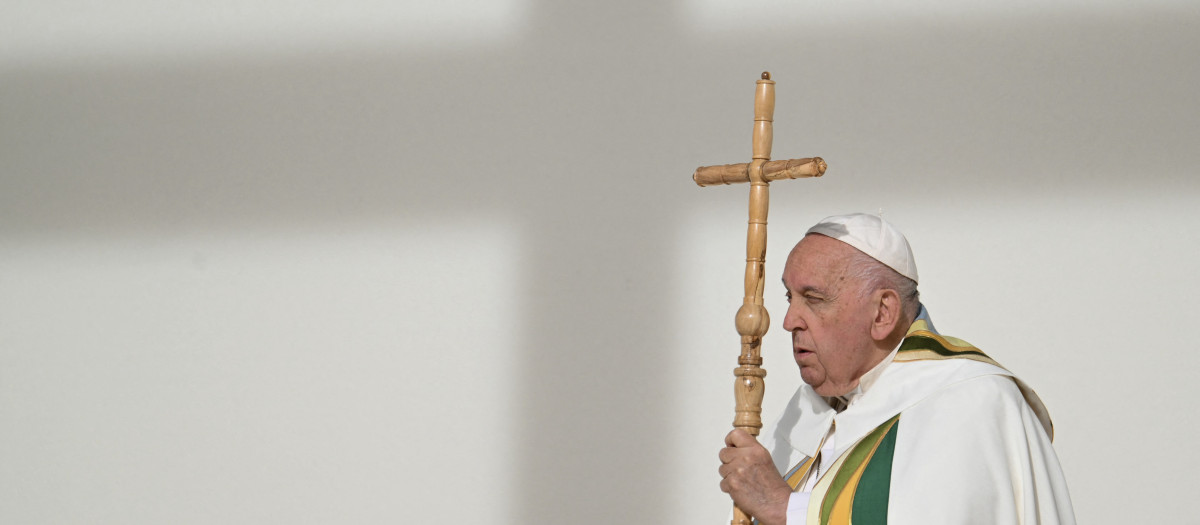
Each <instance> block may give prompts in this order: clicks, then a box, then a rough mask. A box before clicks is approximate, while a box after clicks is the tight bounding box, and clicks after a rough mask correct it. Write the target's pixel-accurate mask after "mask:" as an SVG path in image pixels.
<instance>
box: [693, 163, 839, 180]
mask: <svg viewBox="0 0 1200 525" xmlns="http://www.w3.org/2000/svg"><path fill="white" fill-rule="evenodd" d="M828 167H829V166H828V165H827V164H825V161H824V160H823V159H821V157H811V158H806V159H790V160H772V161H768V162H767V163H766V164H763V178H764V179H766V180H767V182H770V181H776V180H783V179H802V178H807V177H820V176H821V175H824V174H825V169H826V168H828ZM692 180H694V181H696V184H697V185H700V186H716V185H718V184H740V183H743V182H750V163H748V162H744V163H742V164H725V165H723V166H703V167H700V168H696V172H695V173H693V174H692Z"/></svg>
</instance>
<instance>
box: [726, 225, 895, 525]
mask: <svg viewBox="0 0 1200 525" xmlns="http://www.w3.org/2000/svg"><path fill="white" fill-rule="evenodd" d="M854 251H855V249H854V248H853V247H851V246H850V245H848V244H845V243H843V242H841V241H838V240H835V239H832V238H830V237H826V236H823V235H808V236H806V237H805V238H804V239H802V240H801V241H800V242H799V243H798V244H796V247H795V248H793V249H792V252H791V254H789V255H788V260H787V264H786V266H785V267H784V271H783V284H784V288H785V289H786V290H787V296H788V311H787V315H786V316H785V317H784V319H783V328H784V329H785V330H787V331H788V332H791V334H792V353H793V355H794V357H795V358H796V364H797V365H798V366H799V367H800V377H801V378H802V379H804V382H805V383H807V384H808V385H810V386H811V387H812V388H813V390H815V391H816V392H817V393H818V394H820V395H822V396H827V397H829V396H840V395H844V394H847V393H849V392H850V391H851V390H853V389H854V388H855V387H857V386H858V381H859V379H860V378H862V376H863V374H865V373H867V372H868V371H870V370H871V368H874V367H875V365H877V364H879V362H880V361H882V360H883V358H884V357H887V355H888V354H889V353H890V352H891V350H892V349H893V348H895V347H896V345H897V344H899V342H900V339H901V338H902V337H903V331H904V328H906V327H901V326H900V324H901V323H900V318H901V316H902V315H901V312H900V299H899V295H898V294H897V293H896V292H895V291H894V290H886V289H885V290H878V291H874V292H872V293H870V294H864V293H862V292H863V286H864V283H860V282H855V281H854V279H853V277H852V276H851V275H850V274H849V273H848V272H847V269H848V266H847V262H848V257H850V256H851V255H852V254H853V252H854ZM725 444H726V447H725V448H723V449H721V452H720V453H719V454H718V456H719V458H720V460H721V467H720V469H719V472H720V473H721V478H722V479H721V490H722V491H724V492H726V493H728V494H729V495H730V497H732V498H733V501H734V503H735V504H737V506H738V508H741V509H742V510H744V511H746V512H747V513H749V514H750V515H751V516H754V517H756V518H758V520H759V521H760V522H761V523H763V524H764V525H783V524H784V523H786V521H787V505H788V499H789V498H790V497H791V493H792V490H791V487H789V486H788V485H787V483H786V482H785V481H784V480H783V476H781V475H780V474H779V471H777V470H776V469H775V464H774V463H773V462H772V461H771V454H770V452H768V451H767V449H766V448H764V447H763V446H762V445H761V444H759V443H758V440H756V439H755V438H754V436H751V435H750V434H749V433H747V432H745V431H743V430H734V431H733V432H730V433H729V435H727V436H726V437H725Z"/></svg>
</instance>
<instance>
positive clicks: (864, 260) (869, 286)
mask: <svg viewBox="0 0 1200 525" xmlns="http://www.w3.org/2000/svg"><path fill="white" fill-rule="evenodd" d="M851 251H853V252H854V254H853V255H851V256H850V258H849V260H848V261H846V276H847V277H849V278H850V280H851V281H852V282H858V283H861V284H860V287H861V288H860V289H859V294H860V295H861V296H862V297H867V296H869V295H871V294H873V293H875V292H877V291H879V290H895V291H896V294H897V295H899V296H900V315H901V318H902V319H906V320H907V321H908V322H912V321H913V320H914V319H916V317H917V312H918V311H920V309H921V292H919V291H917V282H916V281H914V280H912V279H909V278H908V277H905V276H903V275H900V272H897V271H896V270H893V269H892V268H891V267H889V266H888V265H886V264H883V263H881V262H879V261H877V260H875V259H874V258H873V257H871V256H870V255H867V254H865V253H863V252H860V251H858V250H851Z"/></svg>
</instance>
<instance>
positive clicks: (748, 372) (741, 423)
mask: <svg viewBox="0 0 1200 525" xmlns="http://www.w3.org/2000/svg"><path fill="white" fill-rule="evenodd" d="M774 116H775V81H773V80H771V73H769V72H766V71H764V72H763V74H762V79H761V80H759V81H758V86H757V89H756V91H755V93H754V156H753V160H751V161H750V162H749V163H746V164H726V165H724V166H704V167H701V168H697V169H696V172H695V173H694V174H692V180H694V181H696V184H699V185H700V186H712V185H715V184H734V183H740V182H749V183H750V220H749V222H748V226H747V228H746V294H745V296H744V297H743V298H742V307H741V308H739V309H738V312H737V316H736V317H735V319H734V323H735V324H736V325H737V331H738V334H739V335H741V337H742V353H741V356H739V357H738V365H739V366H738V367H737V368H735V369H734V370H733V375H734V376H736V377H737V379H736V380H735V381H734V385H733V391H734V396H735V398H736V400H737V407H736V408H735V412H736V415H735V416H734V419H733V426H734V427H735V428H740V429H742V430H745V431H746V432H749V433H750V434H751V435H754V436H757V435H758V431H759V429H760V428H762V400H763V386H764V385H763V378H764V377H766V375H767V371H766V370H763V369H762V367H761V366H760V365H762V354H761V347H762V336H763V335H765V334H766V333H767V327H768V326H770V324H771V319H770V316H768V315H767V309H766V308H764V307H763V261H764V260H765V259H766V255H767V208H768V201H769V196H768V189H769V185H770V182H771V181H774V180H781V179H798V178H805V177H820V176H821V175H824V174H825V168H826V164H825V161H824V160H821V158H820V157H813V158H807V159H792V160H776V161H772V160H771V140H772V129H771V124H772V122H773V119H774ZM750 518H751V517H750V516H749V515H747V514H746V513H745V512H743V511H742V510H741V509H739V508H737V506H736V505H735V506H734V507H733V522H732V525H751V523H750Z"/></svg>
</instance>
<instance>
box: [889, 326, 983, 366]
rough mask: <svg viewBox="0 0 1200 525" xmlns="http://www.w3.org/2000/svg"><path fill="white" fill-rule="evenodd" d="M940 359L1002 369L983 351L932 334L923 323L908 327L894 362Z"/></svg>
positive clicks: (956, 339) (964, 343)
mask: <svg viewBox="0 0 1200 525" xmlns="http://www.w3.org/2000/svg"><path fill="white" fill-rule="evenodd" d="M940 359H970V360H972V361H979V362H982V363H988V364H990V365H995V366H998V367H1000V368H1004V367H1003V366H1000V363H997V362H996V361H995V360H993V359H992V358H990V357H988V356H987V354H985V353H983V351H981V350H980V349H978V348H975V347H974V346H971V343H968V342H966V341H963V340H962V339H959V338H957V337H949V336H944V335H941V334H937V333H934V332H933V331H931V330H929V325H928V324H926V322H925V321H921V320H918V321H916V322H914V323H913V324H912V326H911V327H909V329H908V334H907V335H906V336H905V337H904V341H903V342H901V343H900V350H899V351H898V352H896V359H895V362H898V363H904V362H911V361H929V360H940Z"/></svg>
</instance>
